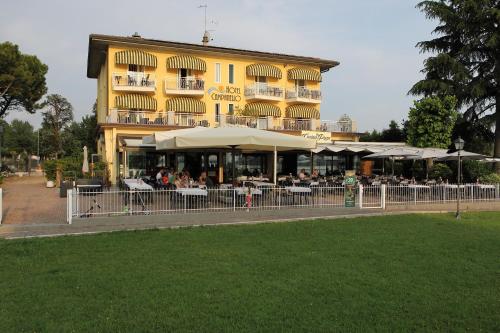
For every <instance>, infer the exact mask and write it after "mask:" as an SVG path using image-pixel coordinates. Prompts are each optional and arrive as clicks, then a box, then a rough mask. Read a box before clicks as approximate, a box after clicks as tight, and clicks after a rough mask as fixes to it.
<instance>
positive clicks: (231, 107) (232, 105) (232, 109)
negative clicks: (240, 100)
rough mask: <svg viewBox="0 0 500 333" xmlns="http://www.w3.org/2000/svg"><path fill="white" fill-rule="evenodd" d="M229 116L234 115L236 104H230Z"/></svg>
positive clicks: (228, 106)
mask: <svg viewBox="0 0 500 333" xmlns="http://www.w3.org/2000/svg"><path fill="white" fill-rule="evenodd" d="M227 114H231V115H232V114H234V104H232V103H230V104H228V105H227Z"/></svg>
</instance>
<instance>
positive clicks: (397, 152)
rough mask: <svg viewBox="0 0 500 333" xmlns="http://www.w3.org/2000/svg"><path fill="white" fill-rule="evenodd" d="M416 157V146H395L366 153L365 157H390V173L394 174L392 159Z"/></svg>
mask: <svg viewBox="0 0 500 333" xmlns="http://www.w3.org/2000/svg"><path fill="white" fill-rule="evenodd" d="M410 157H411V158H418V148H408V147H395V148H390V149H386V150H383V151H381V152H378V153H373V154H370V155H366V156H364V157H363V158H365V159H378V158H390V159H391V168H392V175H393V176H394V159H396V158H410Z"/></svg>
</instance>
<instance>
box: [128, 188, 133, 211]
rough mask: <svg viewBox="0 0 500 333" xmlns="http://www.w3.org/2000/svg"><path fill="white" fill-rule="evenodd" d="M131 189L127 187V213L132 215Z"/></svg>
mask: <svg viewBox="0 0 500 333" xmlns="http://www.w3.org/2000/svg"><path fill="white" fill-rule="evenodd" d="M132 195H133V194H132V190H131V189H129V191H128V214H129V215H132V201H133V200H132Z"/></svg>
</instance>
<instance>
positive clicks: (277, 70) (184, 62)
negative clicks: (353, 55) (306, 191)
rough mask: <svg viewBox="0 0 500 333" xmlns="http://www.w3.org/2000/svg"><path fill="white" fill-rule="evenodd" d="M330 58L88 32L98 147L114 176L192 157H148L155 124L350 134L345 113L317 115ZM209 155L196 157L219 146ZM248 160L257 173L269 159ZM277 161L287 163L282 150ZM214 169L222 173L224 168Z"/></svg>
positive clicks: (219, 159) (336, 136)
mask: <svg viewBox="0 0 500 333" xmlns="http://www.w3.org/2000/svg"><path fill="white" fill-rule="evenodd" d="M338 64H339V63H338V62H337V61H333V60H324V59H319V58H313V57H302V56H294V55H285V54H277V53H268V52H258V51H249V50H241V49H233V48H225V47H215V46H209V45H201V44H188V43H178V42H169V41H160V40H153V39H145V38H142V37H140V36H138V35H137V34H135V35H134V36H131V37H117V36H108V35H97V34H93V35H90V36H89V49H88V65H87V77H89V78H94V79H97V122H98V126H99V134H98V138H97V141H98V153H99V154H100V155H101V156H102V158H103V160H104V161H106V162H107V163H108V165H109V174H110V180H111V181H112V182H113V183H115V181H116V180H117V179H118V177H120V176H122V177H129V176H134V172H136V171H137V170H138V169H141V170H142V171H143V172H144V171H145V170H146V171H148V172H153V169H154V168H157V167H158V166H161V165H167V166H169V165H175V167H176V168H179V169H180V168H181V167H182V166H184V165H186V164H188V163H190V161H189V159H190V158H191V157H190V156H184V157H182V156H180V157H179V156H173V155H172V156H171V155H169V154H166V155H158V154H156V155H155V153H154V152H152V151H151V147H147V146H145V145H142V144H141V142H140V138H142V137H143V136H146V135H150V134H152V133H154V132H157V131H164V130H172V129H180V128H186V127H193V126H210V127H216V126H248V127H254V128H259V129H264V130H272V131H280V132H286V133H289V134H292V135H309V136H318V137H322V138H323V139H324V138H325V137H326V139H327V140H328V139H330V140H347V141H357V137H358V134H357V133H355V128H353V126H352V124H351V123H350V122H349V119H347V121H345V122H342V121H340V122H338V121H337V122H324V121H323V122H322V121H321V120H320V106H321V99H322V92H321V80H322V75H323V74H324V73H325V72H327V71H329V70H330V69H332V68H333V67H335V66H337V65H338ZM147 152H149V154H150V155H149V156H147V158H146V155H145V154H146V153H147ZM209 154H210V152H209ZM212 155H214V156H212ZM212 155H210V156H207V155H204V157H203V158H205V160H204V161H206V163H207V164H209V165H211V166H212V165H213V164H217V165H219V164H221V163H223V162H224V161H223V159H224V156H222V155H221V154H219V155H217V153H215V152H213V154H212ZM173 159H175V161H173ZM195 163H196V161H195V162H193V161H191V164H195ZM252 163H254V162H251V163H250V164H252ZM255 163H257V164H259V163H260V165H262V167H261V169H260V170H261V172H262V170H265V169H266V166H267V164H268V161H265V158H264V159H260V161H257V162H255ZM255 163H254V164H255ZM283 163H284V164H285V165H287V161H286V157H285V161H283ZM254 164H252V166H254ZM282 171H283V172H285V171H286V170H282ZM215 175H216V177H215V178H217V180H218V181H221V180H222V179H221V178H223V175H222V174H220V175H219V173H218V172H217V173H215Z"/></svg>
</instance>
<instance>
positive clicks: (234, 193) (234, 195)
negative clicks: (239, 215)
mask: <svg viewBox="0 0 500 333" xmlns="http://www.w3.org/2000/svg"><path fill="white" fill-rule="evenodd" d="M234 211H236V190H235V189H234V188H233V212H234Z"/></svg>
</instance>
